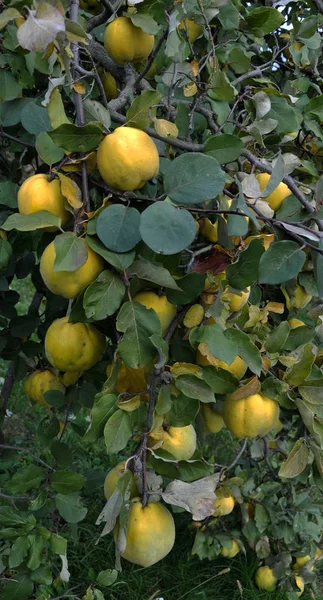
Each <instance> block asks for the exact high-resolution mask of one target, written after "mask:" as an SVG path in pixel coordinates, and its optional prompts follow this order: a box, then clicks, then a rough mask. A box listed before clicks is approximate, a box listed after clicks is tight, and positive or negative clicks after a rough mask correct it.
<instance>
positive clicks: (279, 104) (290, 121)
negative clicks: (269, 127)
mask: <svg viewBox="0 0 323 600" xmlns="http://www.w3.org/2000/svg"><path fill="white" fill-rule="evenodd" d="M269 97H270V102H271V109H270V111H269V112H268V113H267V114H266V116H265V119H275V121H277V122H278V125H277V127H276V128H275V132H277V133H289V132H290V131H298V128H299V124H298V120H297V118H296V117H297V114H296V111H295V109H294V108H293V107H292V106H290V104H288V102H287V100H286V99H285V98H282V97H281V96H276V95H275V94H269Z"/></svg>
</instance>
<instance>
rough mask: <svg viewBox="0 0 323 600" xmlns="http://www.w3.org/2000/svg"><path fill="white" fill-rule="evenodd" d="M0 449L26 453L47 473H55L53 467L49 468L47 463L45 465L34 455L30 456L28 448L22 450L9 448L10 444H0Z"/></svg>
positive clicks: (14, 447) (16, 447)
mask: <svg viewBox="0 0 323 600" xmlns="http://www.w3.org/2000/svg"><path fill="white" fill-rule="evenodd" d="M0 448H1V450H15V451H16V452H26V453H27V454H29V456H31V457H32V458H33V459H34V460H35V461H36V462H38V463H39V464H40V465H42V466H43V467H45V468H46V469H48V470H49V471H55V469H54V468H53V467H51V466H50V465H48V464H47V463H45V462H44V461H43V460H42V459H41V458H38V456H35V454H32V453H31V452H30V450H29V448H22V447H19V446H10V444H0Z"/></svg>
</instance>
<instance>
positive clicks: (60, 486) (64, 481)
mask: <svg viewBox="0 0 323 600" xmlns="http://www.w3.org/2000/svg"><path fill="white" fill-rule="evenodd" d="M50 482H51V486H52V488H53V489H54V490H55V492H59V493H60V494H72V493H73V492H78V491H79V490H81V489H82V487H83V486H84V483H85V479H84V477H83V475H81V474H80V473H74V471H55V473H52V474H51V476H50Z"/></svg>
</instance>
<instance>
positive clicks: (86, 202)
mask: <svg viewBox="0 0 323 600" xmlns="http://www.w3.org/2000/svg"><path fill="white" fill-rule="evenodd" d="M78 12H79V0H71V1H70V19H71V21H74V23H77V22H78ZM71 49H72V52H73V58H72V74H73V79H74V80H75V79H77V73H78V66H79V46H78V44H77V43H76V42H73V43H72V44H71ZM74 104H75V111H76V124H77V125H81V126H82V125H85V117H84V106H83V101H82V96H81V94H79V93H78V92H77V91H75V90H74ZM81 156H84V155H83V154H81ZM82 191H83V206H84V210H85V212H89V211H90V209H91V206H90V195H89V182H88V175H87V166H86V163H85V161H83V162H82Z"/></svg>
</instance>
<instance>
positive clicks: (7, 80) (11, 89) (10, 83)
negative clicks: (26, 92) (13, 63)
mask: <svg viewBox="0 0 323 600" xmlns="http://www.w3.org/2000/svg"><path fill="white" fill-rule="evenodd" d="M21 91H22V85H20V83H18V82H17V81H16V80H15V78H14V77H13V75H11V73H8V71H4V70H3V69H1V70H0V100H2V101H3V102H6V101H8V100H14V99H15V98H17V97H18V96H19V94H20V93H21Z"/></svg>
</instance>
